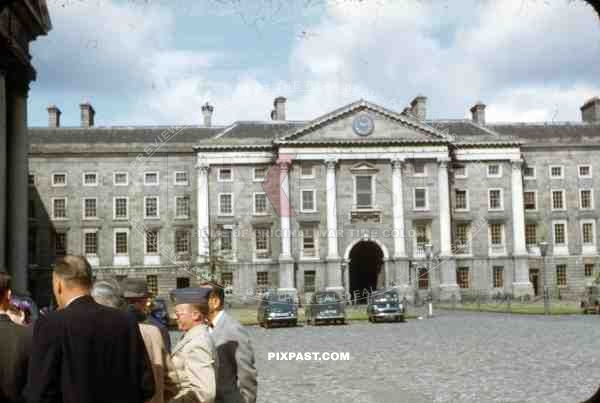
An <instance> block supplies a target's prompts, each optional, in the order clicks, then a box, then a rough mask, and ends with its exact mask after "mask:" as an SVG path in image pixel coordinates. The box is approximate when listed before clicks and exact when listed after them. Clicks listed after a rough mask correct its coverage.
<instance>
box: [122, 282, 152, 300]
mask: <svg viewBox="0 0 600 403" xmlns="http://www.w3.org/2000/svg"><path fill="white" fill-rule="evenodd" d="M121 289H122V291H123V298H146V297H149V296H150V292H148V285H147V284H146V280H144V279H143V278H126V279H124V280H123V282H122V283H121Z"/></svg>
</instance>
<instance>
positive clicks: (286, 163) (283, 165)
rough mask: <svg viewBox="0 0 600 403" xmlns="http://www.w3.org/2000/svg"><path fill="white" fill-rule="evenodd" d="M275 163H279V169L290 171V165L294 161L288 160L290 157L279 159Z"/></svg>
mask: <svg viewBox="0 0 600 403" xmlns="http://www.w3.org/2000/svg"><path fill="white" fill-rule="evenodd" d="M275 164H277V165H278V166H279V170H280V171H286V172H287V171H289V170H290V166H291V165H292V161H290V160H288V159H277V160H276V161H275Z"/></svg>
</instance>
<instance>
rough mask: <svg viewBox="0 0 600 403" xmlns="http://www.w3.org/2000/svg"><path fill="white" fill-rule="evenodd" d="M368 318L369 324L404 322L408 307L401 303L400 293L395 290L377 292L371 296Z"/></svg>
mask: <svg viewBox="0 0 600 403" xmlns="http://www.w3.org/2000/svg"><path fill="white" fill-rule="evenodd" d="M368 302H369V303H368V305H367V316H368V317H369V322H379V321H387V320H393V321H395V322H400V321H402V322H404V314H405V312H406V307H405V306H404V304H402V302H401V301H400V297H399V296H398V293H397V292H396V291H393V290H388V291H384V290H381V291H375V292H374V293H373V294H372V295H370V296H369V300H368Z"/></svg>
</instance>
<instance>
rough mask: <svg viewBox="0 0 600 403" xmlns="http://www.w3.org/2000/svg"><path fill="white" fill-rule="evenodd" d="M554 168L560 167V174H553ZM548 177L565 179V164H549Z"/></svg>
mask: <svg viewBox="0 0 600 403" xmlns="http://www.w3.org/2000/svg"><path fill="white" fill-rule="evenodd" d="M552 168H560V176H552ZM548 177H549V178H550V179H564V178H565V167H564V165H550V166H548Z"/></svg>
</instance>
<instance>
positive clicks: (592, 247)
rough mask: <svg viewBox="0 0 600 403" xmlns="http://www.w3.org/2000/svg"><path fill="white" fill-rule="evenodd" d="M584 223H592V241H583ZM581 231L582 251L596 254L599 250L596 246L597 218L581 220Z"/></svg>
mask: <svg viewBox="0 0 600 403" xmlns="http://www.w3.org/2000/svg"><path fill="white" fill-rule="evenodd" d="M584 224H592V242H589V243H584V241H583V225H584ZM579 233H580V234H581V235H580V236H581V253H582V254H584V255H595V254H596V252H597V247H596V242H597V239H596V220H594V219H585V220H581V221H579Z"/></svg>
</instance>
